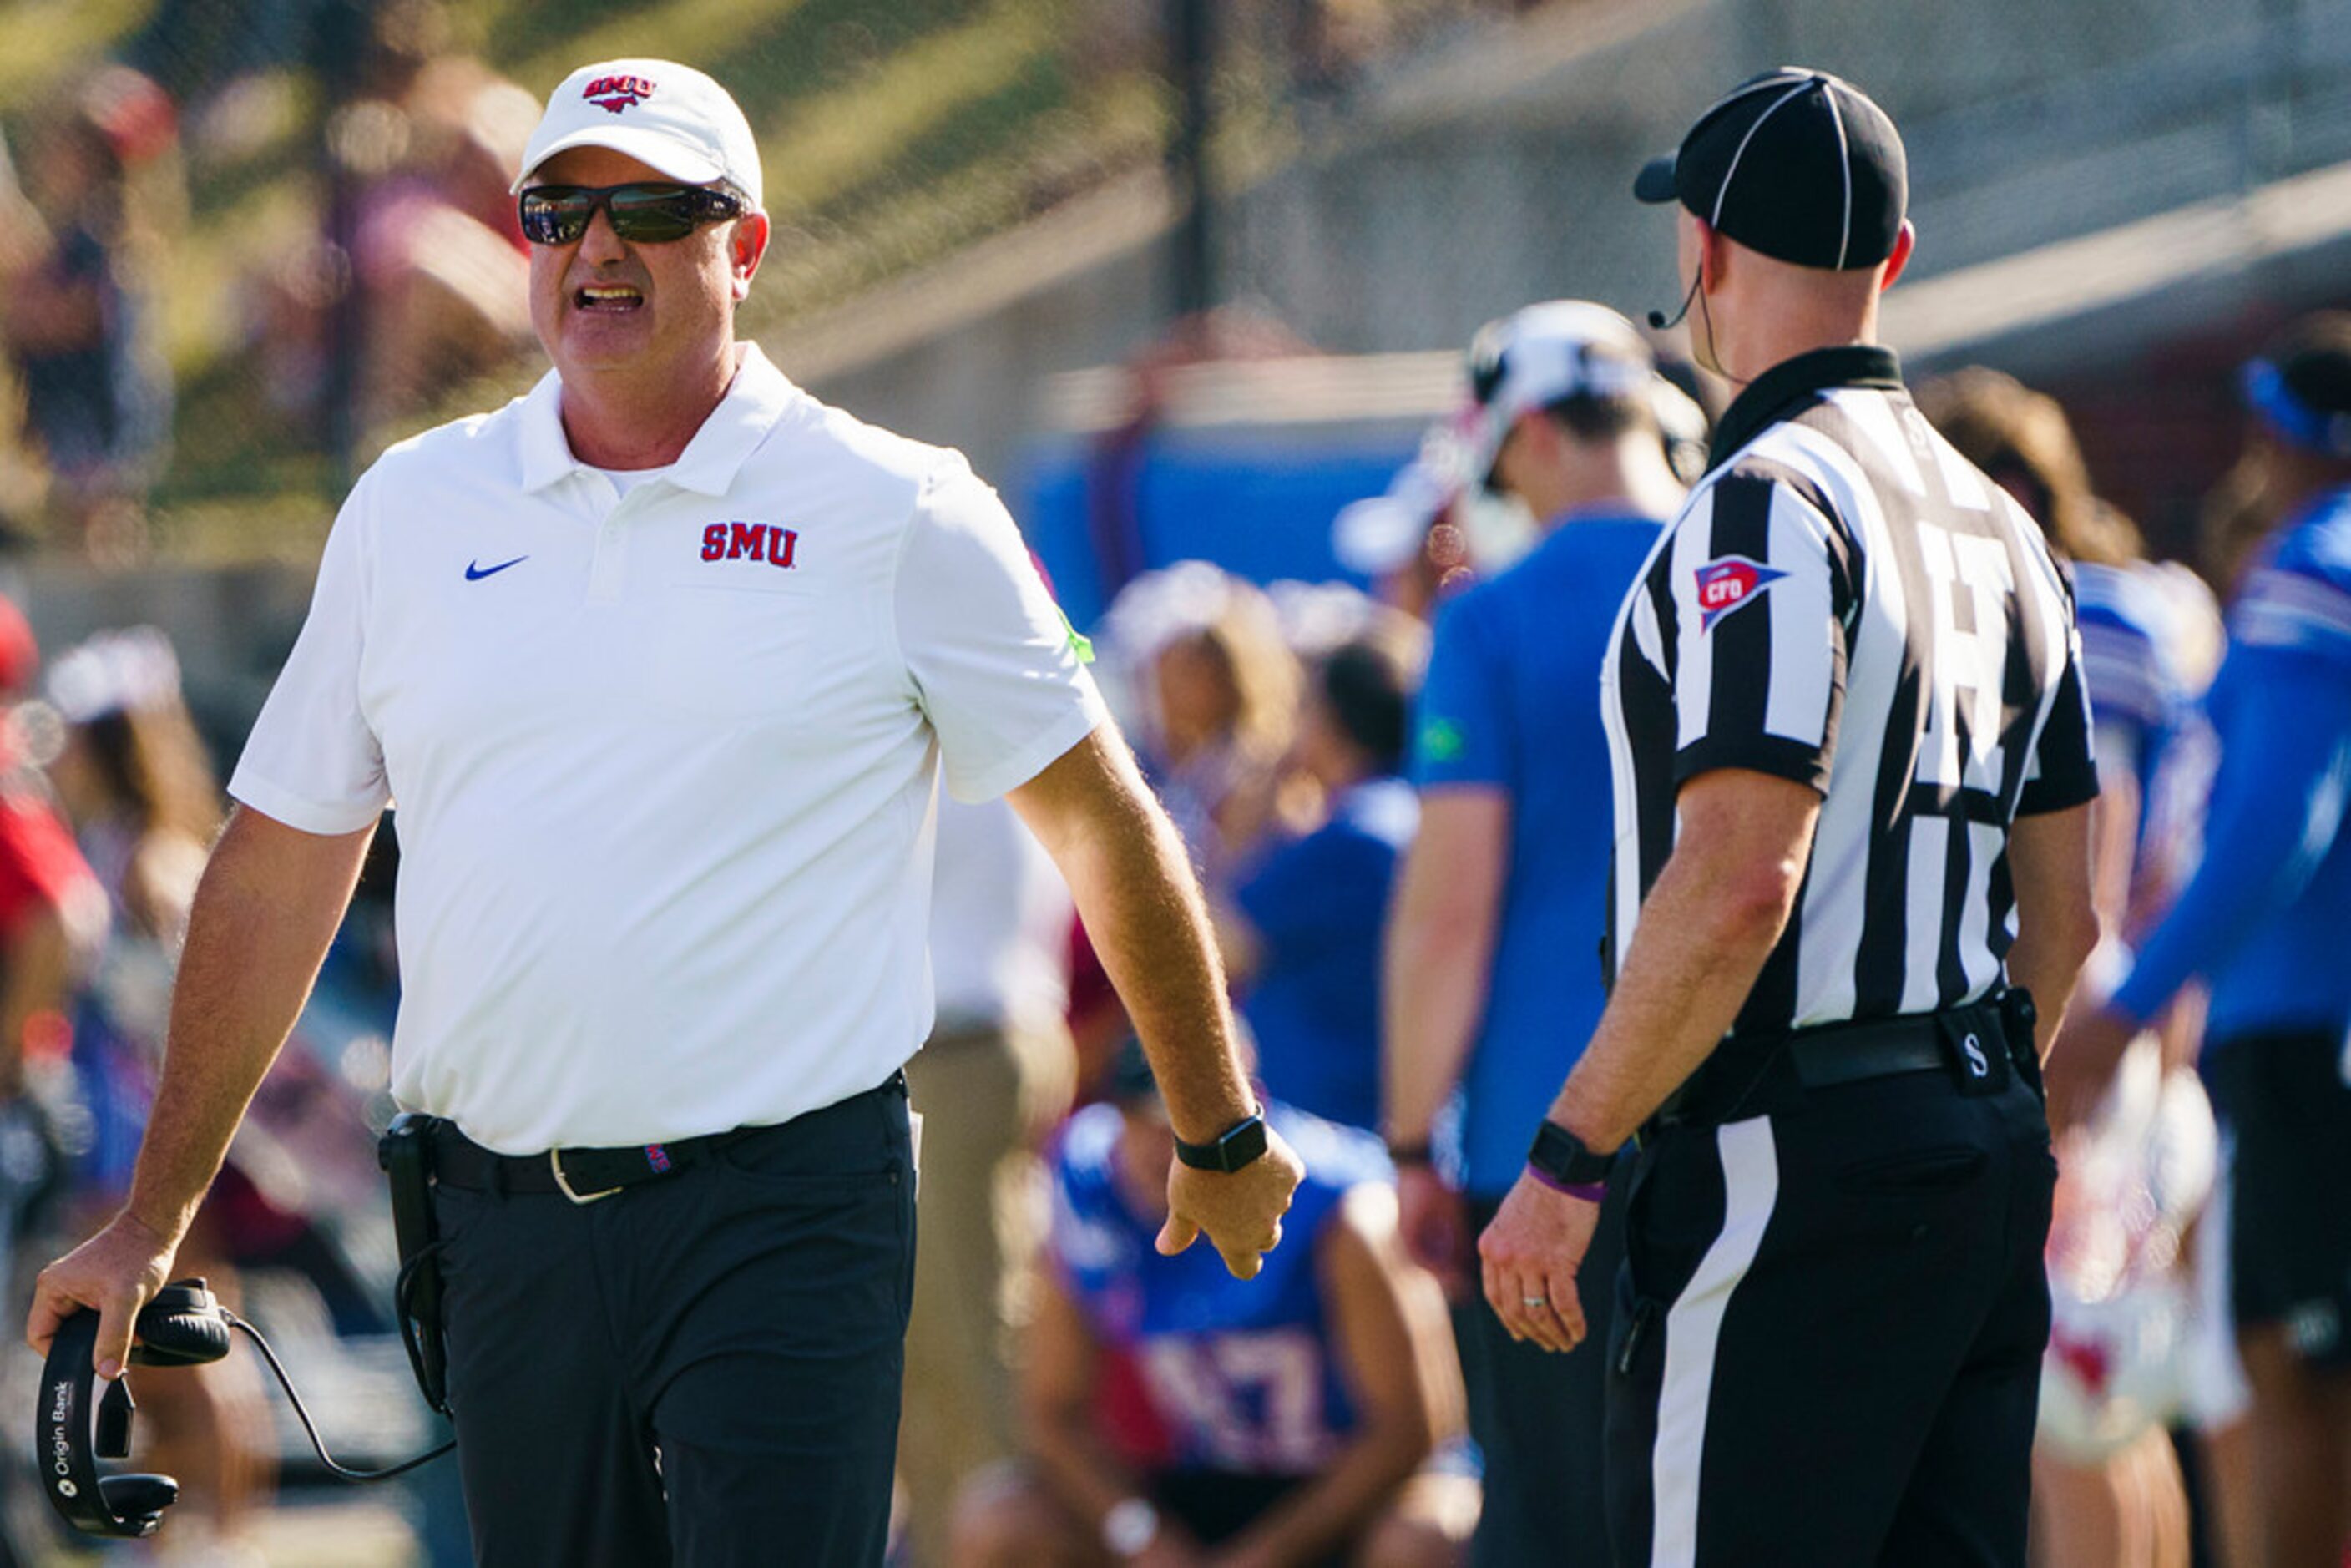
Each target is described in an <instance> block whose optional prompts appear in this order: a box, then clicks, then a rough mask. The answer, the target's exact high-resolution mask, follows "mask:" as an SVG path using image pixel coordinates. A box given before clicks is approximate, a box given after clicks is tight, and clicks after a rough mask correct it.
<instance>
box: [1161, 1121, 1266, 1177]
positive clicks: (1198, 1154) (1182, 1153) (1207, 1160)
mask: <svg viewBox="0 0 2351 1568" xmlns="http://www.w3.org/2000/svg"><path fill="white" fill-rule="evenodd" d="M1265 1147H1266V1141H1265V1109H1264V1107H1262V1106H1259V1108H1258V1109H1257V1111H1255V1112H1254V1113H1251V1114H1249V1115H1247V1116H1244V1117H1242V1118H1241V1119H1240V1120H1239V1121H1238V1122H1236V1123H1234V1124H1232V1125H1231V1126H1229V1127H1228V1128H1226V1129H1225V1130H1224V1131H1223V1132H1222V1133H1220V1134H1217V1136H1216V1138H1215V1139H1214V1140H1213V1141H1212V1142H1209V1143H1206V1144H1187V1143H1186V1142H1185V1141H1184V1140H1183V1139H1181V1138H1178V1139H1176V1140H1175V1157H1176V1158H1177V1159H1179V1160H1181V1161H1183V1162H1184V1163H1185V1164H1186V1165H1187V1166H1191V1167H1192V1168H1193V1169H1194V1170H1198V1171H1218V1172H1222V1173H1223V1174H1225V1175H1227V1176H1229V1175H1231V1174H1232V1173H1233V1172H1235V1171H1237V1170H1239V1169H1241V1168H1242V1167H1243V1166H1247V1165H1249V1164H1250V1163H1251V1162H1252V1161H1254V1160H1256V1159H1257V1158H1258V1156H1259V1155H1262V1154H1264V1153H1265Z"/></svg>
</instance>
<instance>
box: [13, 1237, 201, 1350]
mask: <svg viewBox="0 0 2351 1568" xmlns="http://www.w3.org/2000/svg"><path fill="white" fill-rule="evenodd" d="M179 1249H180V1244H179V1242H178V1240H177V1239H173V1238H171V1237H166V1236H163V1235H162V1234H160V1233H159V1232H157V1231H155V1230H153V1229H152V1228H150V1227H149V1226H148V1225H147V1224H146V1223H145V1222H143V1221H142V1220H141V1219H140V1218H138V1217H136V1216H135V1215H133V1214H132V1213H131V1211H130V1210H129V1209H127V1208H126V1209H124V1210H123V1211H122V1212H121V1213H120V1214H118V1215H116V1216H115V1217H114V1218H112V1219H111V1220H110V1221H108V1223H107V1226H106V1228H105V1229H103V1230H100V1231H99V1233H98V1234H97V1235H95V1236H93V1237H91V1238H90V1239H89V1240H87V1241H85V1242H83V1243H82V1244H81V1245H80V1246H78V1247H77V1248H75V1249H73V1250H72V1251H70V1252H68V1253H67V1254H66V1255H65V1256H64V1257H62V1258H60V1259H58V1260H57V1261H56V1262H54V1263H52V1264H50V1265H49V1266H48V1267H47V1268H46V1269H44V1270H41V1277H40V1278H39V1279H38V1280H37V1281H35V1282H34V1285H33V1310H32V1312H31V1313H30V1314H29V1315H28V1316H27V1317H26V1320H25V1343H27V1344H29V1345H31V1346H32V1347H33V1348H34V1349H35V1350H37V1351H39V1352H40V1353H41V1354H43V1355H47V1354H49V1341H50V1340H52V1339H54V1338H56V1337H57V1330H58V1328H59V1327H60V1326H61V1325H62V1324H63V1323H64V1322H65V1321H66V1320H67V1319H68V1318H69V1317H71V1316H73V1314H74V1313H75V1312H78V1311H79V1310H81V1309H82V1308H84V1307H95V1308H96V1309H97V1310H98V1343H97V1344H96V1345H95V1346H94V1347H93V1348H92V1350H91V1354H90V1360H91V1362H92V1363H93V1364H95V1365H96V1367H97V1369H98V1375H99V1376H100V1377H105V1378H116V1377H120V1376H121V1375H122V1367H123V1364H124V1363H125V1362H127V1361H129V1360H130V1359H131V1330H132V1327H133V1325H135V1324H136V1323H137V1322H138V1321H139V1309H140V1308H141V1307H143V1306H145V1305H146V1304H147V1303H148V1301H151V1300H152V1299H153V1298H154V1295H155V1292H156V1291H160V1290H162V1288H163V1282H164V1281H167V1280H169V1279H170V1278H171V1277H172V1258H173V1257H174V1256H175V1255H176V1254H177V1253H178V1252H179Z"/></svg>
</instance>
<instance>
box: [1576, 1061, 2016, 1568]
mask: <svg viewBox="0 0 2351 1568" xmlns="http://www.w3.org/2000/svg"><path fill="white" fill-rule="evenodd" d="M2003 1066H2004V1064H2003ZM1999 1076H2000V1080H2001V1081H2000V1082H1999V1084H1998V1086H1997V1088H1996V1089H1993V1090H1992V1091H1991V1092H1980V1093H1974V1094H1969V1093H1963V1092H1961V1084H1960V1081H1959V1075H1958V1074H1956V1073H1946V1072H1943V1071H1921V1072H1910V1073H1905V1074H1902V1075H1900V1076H1896V1077H1887V1078H1878V1079H1873V1080H1869V1081H1865V1082H1855V1083H1846V1084H1840V1085H1837V1086H1835V1087H1832V1088H1825V1089H1816V1090H1809V1091H1796V1092H1792V1093H1791V1094H1790V1095H1787V1096H1784V1097H1783V1098H1782V1101H1781V1103H1776V1104H1774V1105H1773V1107H1772V1109H1771V1111H1770V1113H1767V1114H1760V1115H1751V1116H1748V1117H1746V1118H1745V1119H1743V1120H1736V1121H1730V1122H1727V1123H1721V1124H1706V1123H1693V1124H1683V1125H1678V1126H1670V1127H1667V1128H1666V1129H1665V1130H1663V1131H1662V1132H1660V1133H1658V1134H1656V1135H1655V1136H1654V1137H1652V1138H1650V1139H1649V1140H1648V1141H1647V1142H1646V1145H1645V1146H1644V1147H1643V1149H1642V1151H1641V1154H1640V1156H1639V1158H1638V1160H1637V1162H1636V1163H1635V1170H1634V1178H1633V1186H1632V1189H1631V1192H1630V1194H1629V1197H1628V1200H1627V1203H1628V1221H1627V1229H1628V1234H1627V1239H1626V1247H1625V1267H1624V1269H1623V1270H1621V1271H1620V1273H1619V1275H1618V1281H1619V1283H1618V1290H1619V1295H1618V1302H1617V1308H1618V1316H1617V1322H1616V1324H1615V1328H1614V1333H1613V1334H1612V1336H1611V1342H1610V1344H1609V1382H1610V1387H1609V1402H1608V1479H1607V1486H1608V1495H1609V1522H1610V1538H1611V1543H1612V1547H1613V1549H1614V1552H1615V1555H1616V1560H1617V1562H1618V1563H1648V1564H1681V1563H1725V1564H1733V1563H1735V1564H1740V1565H1741V1568H1746V1565H1750V1564H1756V1563H1791V1564H1794V1563H1802V1564H1805V1565H1806V1568H1849V1565H1852V1568H1857V1565H1861V1564H1879V1563H1882V1564H1886V1565H1888V1568H1894V1565H1899V1568H1936V1565H1938V1564H1947V1563H1948V1564H1970V1565H1975V1564H1999V1565H2002V1568H2005V1565H2008V1564H2019V1565H2021V1564H2022V1563H2023V1562H2024V1540H2025V1515H2026V1511H2027V1506H2028V1502H2029V1500H2030V1487H2031V1469H2030V1466H2031V1454H2032V1429H2033V1420H2034V1414H2035V1406H2036V1404H2037V1400H2038V1396H2039V1390H2040V1375H2041V1355H2042V1350H2043V1346H2044V1344H2045V1343H2047V1340H2048V1337H2049V1291H2048V1285H2047V1281H2046V1277H2045V1275H2044V1273H2043V1262H2042V1251H2043V1245H2044V1243H2045V1241H2046V1239H2047V1236H2048V1231H2049V1205H2050V1195H2051V1193H2052V1190H2053V1187H2054V1185H2055V1181H2056V1171H2057V1167H2056V1160H2055V1158H2054V1156H2053V1155H2052V1154H2051V1152H2050V1145H2049V1130H2048V1124H2047V1122H2046V1120H2045V1118H2044V1115H2043V1110H2042V1104H2041V1100H2040V1096H2039V1095H2038V1094H2037V1093H2036V1092H2035V1091H2034V1090H2033V1089H2032V1088H2031V1087H2028V1086H2027V1085H2026V1084H2025V1082H2023V1081H2022V1078H2021V1077H2019V1076H2017V1075H2016V1074H2014V1073H2011V1072H2007V1071H2002V1072H2001V1073H2000V1075H1999ZM1977 1087H1983V1086H1977Z"/></svg>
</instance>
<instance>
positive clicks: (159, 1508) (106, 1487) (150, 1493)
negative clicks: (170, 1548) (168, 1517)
mask: <svg viewBox="0 0 2351 1568" xmlns="http://www.w3.org/2000/svg"><path fill="white" fill-rule="evenodd" d="M98 1495H99V1497H100V1498H101V1499H102V1500H104V1501H105V1503H106V1506H107V1509H108V1511H110V1512H111V1513H114V1514H115V1515H117V1516H118V1517H120V1518H121V1519H124V1520H126V1521H129V1522H131V1524H133V1525H143V1526H144V1527H145V1528H143V1529H141V1530H139V1531H137V1533H138V1534H141V1535H146V1534H150V1533H152V1531H154V1529H155V1527H156V1526H157V1525H159V1524H161V1523H162V1522H163V1511H164V1510H165V1509H167V1508H169V1507H171V1506H172V1504H173V1503H175V1502H177V1501H179V1500H180V1483H179V1482H177V1481H175V1480H173V1479H172V1478H171V1477H169V1476H149V1475H134V1476H104V1477H101V1478H99V1483H98Z"/></svg>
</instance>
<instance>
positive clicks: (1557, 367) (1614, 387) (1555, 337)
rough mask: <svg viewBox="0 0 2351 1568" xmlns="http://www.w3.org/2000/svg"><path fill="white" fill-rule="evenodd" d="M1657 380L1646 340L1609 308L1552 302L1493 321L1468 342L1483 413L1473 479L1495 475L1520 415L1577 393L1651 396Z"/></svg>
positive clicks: (1473, 450) (1473, 447) (1472, 388)
mask: <svg viewBox="0 0 2351 1568" xmlns="http://www.w3.org/2000/svg"><path fill="white" fill-rule="evenodd" d="M1595 350H1596V351H1595ZM1655 380H1656V358H1655V356H1654V355H1652V354H1651V353H1650V351H1649V345H1648V343H1647V341H1646V340H1644V339H1643V338H1642V336H1641V334H1640V333H1639V332H1637V331H1635V329H1634V327H1633V323H1631V322H1630V321H1627V320H1626V319H1625V318H1624V317H1622V316H1619V315H1618V314H1616V312H1615V311H1614V310H1611V309H1609V308H1608V307H1606V306H1605V305H1594V304H1593V303H1591V302H1590V301H1589V300H1583V299H1547V300H1545V301H1543V302H1542V303H1541V304H1540V305H1530V306H1527V307H1526V308H1523V309H1521V310H1517V311H1513V312H1512V313H1511V314H1510V315H1508V316H1505V317H1503V318H1501V319H1499V320H1496V321H1489V322H1488V323H1486V325H1485V326H1483V327H1481V328H1479V329H1478V335H1477V337H1475V338H1473V339H1471V340H1470V342H1469V392H1470V397H1471V399H1472V400H1473V401H1474V402H1476V403H1477V404H1478V406H1479V410H1480V411H1481V418H1480V420H1479V427H1478V429H1477V431H1476V433H1475V434H1474V435H1473V436H1472V437H1471V439H1470V441H1469V443H1468V447H1469V452H1468V464H1467V465H1466V466H1467V469H1468V479H1469V482H1470V483H1472V484H1475V483H1477V482H1478V481H1479V480H1482V479H1483V478H1485V477H1486V476H1487V475H1488V474H1489V473H1490V472H1491V471H1492V469H1493V466H1494V457H1495V455H1496V454H1497V453H1499V452H1500V451H1501V449H1502V442H1503V441H1504V439H1505V438H1507V437H1508V436H1509V435H1510V428H1511V426H1513V425H1515V424H1517V423H1518V422H1519V416H1520V415H1521V414H1525V413H1532V412H1534V411H1535V410H1537V409H1543V408H1549V407H1550V406H1551V405H1552V404H1553V403H1556V402H1565V401H1566V400H1567V399H1569V398H1571V397H1575V396H1577V395H1579V394H1581V395H1583V396H1587V397H1629V396H1646V395H1647V393H1648V392H1649V388H1650V384H1651V382H1654V381H1655Z"/></svg>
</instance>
